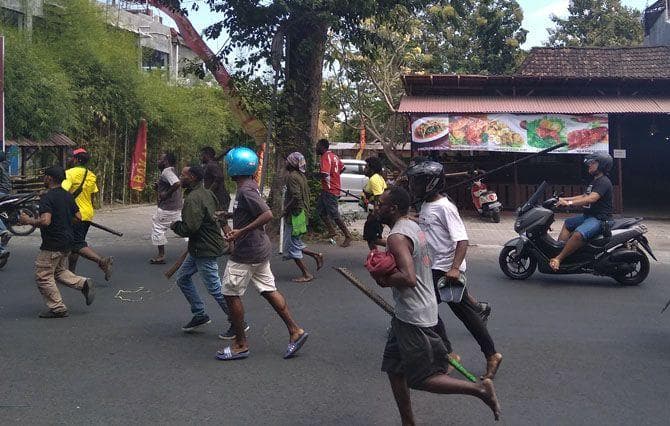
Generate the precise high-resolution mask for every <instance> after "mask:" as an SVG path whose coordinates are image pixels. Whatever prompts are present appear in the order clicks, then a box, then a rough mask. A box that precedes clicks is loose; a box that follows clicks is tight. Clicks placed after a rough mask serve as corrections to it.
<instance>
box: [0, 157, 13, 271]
mask: <svg viewBox="0 0 670 426" xmlns="http://www.w3.org/2000/svg"><path fill="white" fill-rule="evenodd" d="M11 192H12V181H11V179H10V178H9V161H7V156H6V155H5V153H4V151H1V150H0V197H2V196H3V195H9V194H10V193H11ZM10 238H12V236H11V234H10V233H9V231H8V230H7V227H6V226H5V223H4V222H3V221H2V218H0V260H1V259H5V258H7V257H9V250H7V243H9V240H10Z"/></svg>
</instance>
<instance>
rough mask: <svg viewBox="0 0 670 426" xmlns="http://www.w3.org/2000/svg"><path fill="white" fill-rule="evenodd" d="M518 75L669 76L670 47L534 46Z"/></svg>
mask: <svg viewBox="0 0 670 426" xmlns="http://www.w3.org/2000/svg"><path fill="white" fill-rule="evenodd" d="M517 75H522V76H536V77H586V78H589V77H594V78H598V77H600V78H670V46H654V47H612V48H606V47H534V48H533V50H531V52H530V53H529V54H528V57H526V60H525V61H524V62H523V64H521V66H520V67H519V69H518V70H517Z"/></svg>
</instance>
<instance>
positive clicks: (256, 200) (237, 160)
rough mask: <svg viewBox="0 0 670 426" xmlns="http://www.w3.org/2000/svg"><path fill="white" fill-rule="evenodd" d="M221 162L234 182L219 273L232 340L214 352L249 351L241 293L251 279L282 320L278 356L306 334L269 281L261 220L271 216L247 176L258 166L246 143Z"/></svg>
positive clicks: (227, 355) (237, 354)
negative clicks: (229, 246) (283, 344)
mask: <svg viewBox="0 0 670 426" xmlns="http://www.w3.org/2000/svg"><path fill="white" fill-rule="evenodd" d="M226 165H227V168H228V176H230V177H231V178H232V179H233V180H234V181H235V183H236V184H237V193H236V195H235V204H234V207H233V229H232V230H231V231H230V232H229V233H228V234H227V239H228V240H229V241H234V242H235V244H234V246H233V251H232V253H231V254H230V259H228V263H227V264H226V271H225V272H224V274H223V294H224V295H225V296H226V300H227V301H228V307H229V308H230V315H231V319H232V322H233V327H234V328H235V335H236V337H235V341H234V343H233V344H232V345H231V346H228V347H225V348H223V349H222V350H220V351H218V352H217V355H216V357H217V358H218V359H220V360H223V361H228V360H236V359H243V358H247V357H248V356H249V345H248V342H247V338H246V335H245V333H244V306H243V305H242V299H241V296H242V295H244V293H245V291H246V289H247V286H248V285H249V283H251V284H253V285H254V287H256V289H257V290H258V292H259V293H260V294H261V296H263V297H264V298H265V299H266V300H267V301H268V302H269V303H270V305H272V307H273V308H274V310H275V311H276V312H277V314H279V316H280V317H281V319H282V320H283V321H284V324H286V328H287V329H288V334H289V343H288V347H287V348H286V352H285V353H284V358H291V357H293V356H294V355H295V353H296V352H297V351H298V350H299V349H300V348H301V347H302V346H303V344H304V343H305V341H306V340H307V337H308V336H309V334H308V333H307V332H306V331H305V330H303V329H302V328H300V327H299V326H298V324H296V322H295V321H294V320H293V318H292V316H291V312H290V311H289V309H288V304H287V303H286V299H284V296H282V294H281V293H280V292H279V291H278V290H277V287H276V286H275V278H274V276H273V275H272V270H271V269H270V255H271V251H272V247H271V245H270V238H269V237H268V235H267V234H266V233H265V224H267V223H268V222H270V221H271V220H272V211H271V210H270V207H268V205H267V204H266V203H265V201H263V198H261V193H260V191H259V190H258V185H257V184H256V182H255V181H254V180H253V175H254V173H255V172H256V169H257V168H258V156H257V155H256V153H255V152H254V151H252V150H251V149H249V148H234V149H232V150H230V151H229V152H228V154H227V155H226Z"/></svg>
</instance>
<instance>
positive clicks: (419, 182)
mask: <svg viewBox="0 0 670 426" xmlns="http://www.w3.org/2000/svg"><path fill="white" fill-rule="evenodd" d="M405 174H407V178H408V179H409V187H410V194H411V195H412V198H413V199H414V201H415V202H423V201H425V200H426V199H427V198H430V197H432V196H433V195H435V194H437V193H438V192H440V191H441V190H442V189H443V188H444V166H442V164H440V163H438V162H435V161H428V160H423V161H420V162H417V163H415V164H412V165H410V166H409V167H408V168H407V170H406V171H405Z"/></svg>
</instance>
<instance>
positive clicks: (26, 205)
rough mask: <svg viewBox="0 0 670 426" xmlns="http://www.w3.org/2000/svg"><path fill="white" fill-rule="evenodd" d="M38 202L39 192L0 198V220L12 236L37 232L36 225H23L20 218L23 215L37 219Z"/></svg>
mask: <svg viewBox="0 0 670 426" xmlns="http://www.w3.org/2000/svg"><path fill="white" fill-rule="evenodd" d="M38 201H39V192H31V193H27V194H10V195H3V196H0V218H2V221H3V222H4V223H5V225H6V226H7V229H9V231H10V232H11V233H12V234H14V235H30V234H31V233H32V232H33V231H34V230H35V226H34V225H21V224H20V223H19V217H20V216H21V213H25V214H27V215H28V216H29V217H37V216H38V208H37V207H38Z"/></svg>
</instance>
